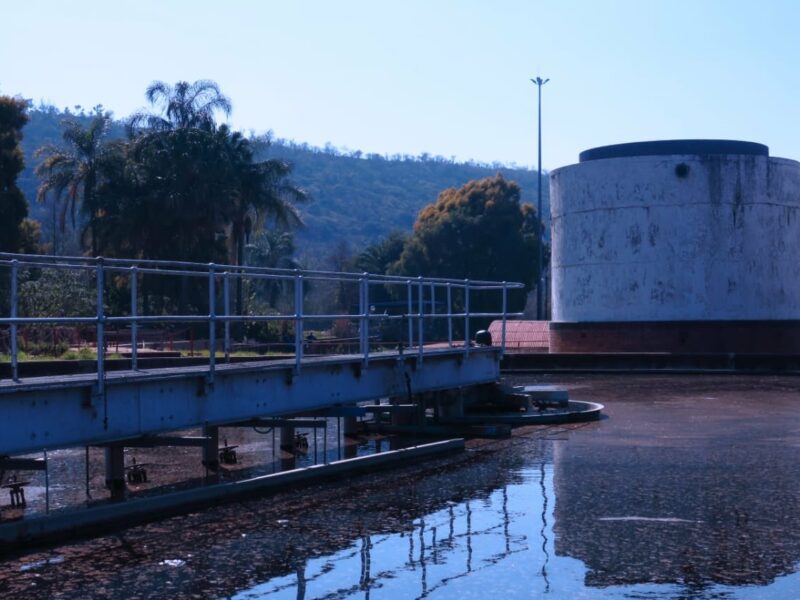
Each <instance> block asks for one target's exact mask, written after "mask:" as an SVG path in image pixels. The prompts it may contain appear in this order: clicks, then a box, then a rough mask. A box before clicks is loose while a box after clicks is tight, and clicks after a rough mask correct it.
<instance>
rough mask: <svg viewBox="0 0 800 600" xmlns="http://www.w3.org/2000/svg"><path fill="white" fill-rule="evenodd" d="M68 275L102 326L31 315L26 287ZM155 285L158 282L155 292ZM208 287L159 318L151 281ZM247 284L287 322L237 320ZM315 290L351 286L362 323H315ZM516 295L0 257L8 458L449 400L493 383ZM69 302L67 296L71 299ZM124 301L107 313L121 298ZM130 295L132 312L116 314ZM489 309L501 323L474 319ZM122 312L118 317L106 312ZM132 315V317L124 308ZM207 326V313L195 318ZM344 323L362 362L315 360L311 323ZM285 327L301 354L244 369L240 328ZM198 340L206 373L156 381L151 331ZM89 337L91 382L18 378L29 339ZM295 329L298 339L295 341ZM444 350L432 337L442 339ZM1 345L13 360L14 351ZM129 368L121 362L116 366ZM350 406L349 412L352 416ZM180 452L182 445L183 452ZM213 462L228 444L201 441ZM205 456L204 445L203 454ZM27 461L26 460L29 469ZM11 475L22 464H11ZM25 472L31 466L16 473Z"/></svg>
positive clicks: (3, 428) (448, 283)
mask: <svg viewBox="0 0 800 600" xmlns="http://www.w3.org/2000/svg"><path fill="white" fill-rule="evenodd" d="M65 271H66V272H68V273H72V274H73V279H72V281H73V282H77V285H79V286H81V287H82V289H83V293H84V294H85V293H86V289H87V288H91V294H92V296H93V299H94V308H95V310H94V313H93V314H45V315H42V314H25V311H26V309H28V308H29V307H28V305H30V304H31V303H30V302H26V301H25V294H24V293H23V291H24V290H23V285H24V284H25V282H30V281H35V279H36V278H37V277H41V276H42V273H45V272H65ZM148 278H149V280H148ZM158 278H173V280H174V279H177V280H179V281H181V282H186V281H189V280H199V283H195V284H194V289H195V290H197V289H202V292H201V294H202V296H203V298H202V302H197V301H196V302H195V304H196V305H197V304H200V305H201V306H200V308H195V310H194V311H193V312H191V314H190V312H189V311H188V310H187V311H185V312H184V313H183V314H180V311H178V310H175V311H172V313H169V314H163V313H161V314H152V311H149V310H148V306H147V298H146V295H145V294H143V293H142V292H141V290H142V288H143V287H144V281H145V280H148V281H149V282H152V281H154V280H156V279H158ZM242 282H251V283H253V282H267V283H268V284H271V285H274V286H279V287H280V289H284V290H285V289H288V290H289V294H288V296H289V299H287V300H286V301H285V302H284V303H283V306H285V307H288V308H285V309H284V310H283V312H276V311H273V310H270V311H269V312H268V311H266V310H264V311H261V312H260V313H255V314H252V313H251V314H245V315H242V314H234V311H232V310H231V300H232V296H235V295H236V288H237V286H239V285H241V283H242ZM309 284H310V285H329V286H343V287H347V288H348V289H350V290H352V292H353V296H354V297H357V310H355V311H352V312H347V313H341V314H316V313H314V312H309V311H307V310H306V307H304V300H305V296H306V291H307V289H308V286H309ZM378 287H381V288H383V290H388V289H392V290H393V295H392V297H393V298H395V299H400V301H394V302H392V304H393V305H394V306H395V307H396V306H397V305H400V306H401V307H402V308H401V309H400V310H399V311H398V312H397V313H396V314H389V312H388V311H387V312H384V313H383V314H379V313H378V311H377V310H376V309H375V304H373V303H372V302H371V300H372V299H374V298H375V296H376V289H377V288H378ZM521 287H522V285H521V284H518V283H510V282H490V281H469V280H457V279H442V278H423V277H417V278H407V277H394V276H386V275H374V274H368V273H334V272H327V271H308V270H285V269H269V268H259V267H243V266H233V265H217V264H198V263H188V262H177V261H150V260H141V261H131V260H122V259H103V258H86V257H60V256H59V257H51V256H32V255H19V254H0V307H4V306H5V307H4V308H2V310H3V311H4V312H5V311H8V312H6V314H8V316H2V317H0V354H2V353H5V354H6V355H7V358H8V360H9V362H10V370H9V374H10V377H8V378H6V379H0V457H6V459H5V460H6V461H13V459H9V458H8V457H11V456H14V455H20V454H25V453H32V452H39V451H42V450H48V449H55V448H65V447H70V446H88V445H103V444H112V443H113V444H124V443H125V440H128V441H130V443H134V442H135V440H137V439H138V440H139V443H141V438H142V437H143V436H144V437H145V438H148V439H150V438H152V436H156V435H157V434H163V433H166V432H171V431H176V430H180V429H186V428H191V427H200V426H203V427H205V428H206V430H207V431H215V428H216V427H218V426H225V425H227V424H234V423H239V422H243V421H251V420H257V419H264V418H267V417H276V416H281V415H284V416H285V415H299V414H309V413H312V412H314V411H326V410H327V411H336V410H340V411H344V412H340V413H335V412H330V413H329V414H350V415H353V414H357V413H356V412H353V408H354V407H355V406H356V404H357V403H358V402H363V401H370V400H372V401H374V400H375V399H379V398H385V397H390V398H407V397H409V396H411V395H412V394H413V395H417V394H424V393H427V392H436V391H440V390H451V389H456V388H460V387H464V386H470V385H475V384H481V383H487V382H492V381H495V380H496V379H497V378H498V376H499V360H500V358H501V356H502V353H503V350H504V346H505V323H506V320H507V319H508V318H511V317H515V316H519V315H516V314H510V313H509V312H508V310H507V307H508V295H509V291H510V290H513V289H518V288H521ZM64 293H69V292H64ZM112 294H113V295H114V302H113V303H111V302H109V298H110V296H111V295H112ZM120 294H125V296H123V297H124V298H126V301H125V302H124V303H123V302H120ZM478 296H480V298H481V303H480V306H482V307H484V306H486V305H487V301H486V298H490V297H492V298H493V302H494V306H496V310H495V311H493V312H473V311H471V309H470V305H471V304H472V305H473V306H476V305H477V304H476V297H478ZM111 305H113V306H116V307H118V308H117V309H116V311H115V312H112V311H111V310H110V309H109V306H111ZM120 306H124V308H119V307H120ZM199 313H202V314H199ZM478 319H481V320H482V321H483V322H485V321H486V320H487V319H497V320H501V321H502V323H503V328H502V335H501V339H500V340H496V342H497V344H496V345H493V346H474V345H471V344H470V343H469V340H470V338H471V334H473V327H474V324H475V323H476V320H478ZM337 320H347V321H350V322H353V323H355V324H357V331H358V351H357V352H354V353H350V354H338V355H326V356H311V355H307V354H306V347H307V345H308V340H307V338H306V336H305V334H304V332H305V331H306V328H307V325H308V324H309V322H312V323H313V324H319V323H331V322H334V321H337ZM247 322H249V323H259V322H283V323H288V325H287V331H289V332H290V335H291V334H292V333H293V349H294V352H293V353H292V354H291V355H288V356H285V357H283V358H277V359H274V358H273V359H268V358H270V357H264V358H261V357H253V358H251V359H247V360H244V361H243V362H242V361H241V359H237V361H234V360H233V358H234V354H235V353H234V352H233V337H232V327H235V326H236V324H239V323H247ZM178 323H180V324H183V326H186V327H191V328H194V330H198V328H202V329H203V330H204V331H205V332H206V335H207V342H204V344H205V343H207V349H208V360H207V362H206V363H205V364H202V365H196V364H194V365H190V366H177V367H175V366H172V367H164V368H150V367H149V366H146V365H145V364H144V363H145V362H147V361H145V360H143V356H144V355H143V351H142V349H141V346H142V344H141V338H142V333H143V330H144V329H145V328H147V327H151V326H153V325H156V324H158V325H160V326H174V324H178ZM389 324H392V326H393V327H394V329H395V330H396V331H401V332H402V337H403V339H402V340H399V343H397V342H398V341H393V342H392V344H391V345H389V344H387V343H386V342H380V341H376V340H375V336H374V335H372V333H371V332H374V331H376V330H378V329H382V328H385V327H387V325H389ZM47 327H49V328H55V327H80V328H83V329H84V330H87V329H88V330H91V331H93V333H94V337H95V341H94V345H95V346H96V348H97V349H98V351H97V356H96V360H95V361H94V368H93V369H92V372H91V373H81V374H70V375H59V374H57V373H54V374H49V375H46V376H37V377H21V372H22V369H21V366H24V365H21V362H20V333H21V329H23V328H32V329H35V328H39V329H42V328H47ZM111 327H117V328H120V327H122V328H125V332H126V335H127V336H129V354H130V356H129V358H128V359H127V360H126V362H125V363H124V365H123V367H124V368H123V369H121V370H111V368H110V366H111V364H110V361H109V359H108V357H107V356H106V352H105V351H104V349H105V348H106V345H107V336H108V333H109V328H111ZM292 330H293V331H292ZM434 334H435V335H436V337H435V338H434V337H432V336H433V335H434ZM4 346H5V348H4ZM114 362H119V361H114ZM348 407H350V410H351V412H349V413H348V412H347V408H348ZM177 443H178V442H176V444H177ZM202 443H205V444H206V446H209V445H213V447H210V448H208V450H209V453H208V455H209V456H215V455H216V451H217V448H216V446H217V443H218V439H217V438H216V436H214V435H208V436H207V437H206V438H204V441H203V442H202ZM198 445H202V444H198ZM23 462H24V461H23ZM7 464H8V465H11V464H12V463H7ZM19 464H22V463H18V465H19Z"/></svg>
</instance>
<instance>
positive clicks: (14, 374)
mask: <svg viewBox="0 0 800 600" xmlns="http://www.w3.org/2000/svg"><path fill="white" fill-rule="evenodd" d="M18 265H19V263H18V261H16V260H12V261H11V318H12V319H16V318H17V303H18V302H19V295H18V293H17V268H18ZM10 334H11V379H13V380H14V381H19V365H18V364H17V360H18V356H17V354H18V350H17V324H16V323H14V322H12V323H11V331H10Z"/></svg>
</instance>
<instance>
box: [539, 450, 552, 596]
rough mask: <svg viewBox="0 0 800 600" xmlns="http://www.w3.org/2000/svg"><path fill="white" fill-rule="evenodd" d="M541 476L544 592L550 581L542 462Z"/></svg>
mask: <svg viewBox="0 0 800 600" xmlns="http://www.w3.org/2000/svg"><path fill="white" fill-rule="evenodd" d="M541 473H542V476H541V478H540V479H539V485H540V486H541V488H542V554H544V562H543V563H542V579H544V583H545V588H544V591H545V592H549V591H550V580H549V579H548V578H547V563H548V562H550V553H549V552H548V551H547V488H545V485H544V462H542V464H541Z"/></svg>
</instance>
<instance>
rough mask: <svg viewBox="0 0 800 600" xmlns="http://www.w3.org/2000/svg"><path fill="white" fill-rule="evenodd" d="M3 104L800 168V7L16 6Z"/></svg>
mask: <svg viewBox="0 0 800 600" xmlns="http://www.w3.org/2000/svg"><path fill="white" fill-rule="evenodd" d="M2 15H3V21H4V26H3V35H2V36H0V93H5V94H12V95H13V94H20V95H22V96H24V97H27V98H32V99H34V100H35V101H38V100H40V99H43V100H45V101H48V102H52V103H53V104H55V105H57V106H59V107H64V106H72V105H76V104H80V105H83V106H85V107H91V106H93V105H95V104H98V103H102V104H103V105H105V106H106V107H107V108H108V109H110V110H113V111H114V113H115V115H116V116H118V117H123V116H126V115H128V114H129V113H131V112H132V111H134V110H136V109H138V108H141V107H142V106H144V98H143V91H144V89H145V87H146V86H147V85H148V84H149V83H150V82H151V81H153V80H156V79H159V80H164V81H167V82H174V81H176V80H179V79H184V80H190V81H192V80H195V79H201V78H205V79H213V80H215V81H217V82H218V83H219V84H220V85H221V87H222V89H223V91H224V92H225V93H226V94H227V95H228V96H230V98H231V99H232V101H233V104H234V113H233V115H232V117H231V122H232V124H233V125H234V126H235V127H237V128H241V129H245V130H248V131H249V130H253V131H255V132H258V133H260V132H263V131H266V130H269V129H272V130H273V131H274V132H275V134H276V135H278V136H280V137H286V138H290V139H294V140H296V141H305V142H309V143H311V144H314V145H324V144H325V143H326V142H331V143H333V144H334V145H336V146H340V147H342V146H344V147H348V148H350V149H361V150H364V151H366V152H379V153H389V154H393V153H396V152H399V153H411V154H418V153H420V152H429V153H431V154H441V155H443V156H447V157H450V156H456V157H457V158H459V159H468V158H474V159H477V160H481V161H487V162H492V161H495V160H497V161H503V162H516V163H518V164H522V165H533V164H535V162H536V143H535V134H536V120H535V115H536V103H535V86H534V85H533V84H531V83H530V81H529V78H530V77H533V76H535V75H537V74H541V75H542V76H545V77H549V78H551V81H550V83H548V84H547V85H546V86H545V88H544V124H545V127H544V158H543V163H544V167H545V168H548V169H552V168H556V167H559V166H562V165H565V164H569V163H572V162H575V161H576V160H577V155H578V153H579V152H580V151H581V150H583V149H586V148H590V147H594V146H599V145H604V144H611V143H618V142H628V141H636V140H645V139H662V138H682V137H718V138H732V139H745V140H752V141H757V142H762V143H765V144H767V145H769V146H770V149H771V152H772V154H773V155H778V156H785V157H789V158H795V159H797V158H800V141H798V140H799V139H800V119H799V118H798V117H800V63H799V62H798V61H799V59H800V35H799V34H798V29H799V28H800V25H798V24H800V2H798V1H795V0H762V1H761V2H754V1H753V0H635V1H611V0H607V1H602V0H585V1H569V0H552V1H550V2H543V1H533V0H529V1H521V0H519V1H510V0H509V1H504V0H493V1H491V2H489V1H488V0H487V1H478V0H473V1H470V0H460V1H455V0H454V1H443V0H442V1H439V0H403V1H395V2H389V1H384V0H380V1H379V0H370V1H351V0H336V1H328V0H317V1H310V0H296V1H291V2H290V1H284V2H277V1H271V0H250V1H245V0H229V1H227V2H210V1H204V0H192V1H189V0H173V1H166V0H159V1H155V0H139V1H136V2H133V1H131V2H108V1H107V0H104V1H86V0H74V1H72V2H63V1H60V0H50V1H44V0H42V1H37V0H29V1H27V2H13V3H9V4H7V5H4V6H3V8H2Z"/></svg>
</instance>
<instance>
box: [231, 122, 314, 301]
mask: <svg viewBox="0 0 800 600" xmlns="http://www.w3.org/2000/svg"><path fill="white" fill-rule="evenodd" d="M219 134H220V135H222V137H223V139H224V140H225V144H226V147H227V149H228V159H229V161H230V165H231V169H232V173H233V176H234V178H235V188H234V189H233V190H232V194H231V197H230V200H231V202H230V204H229V205H228V208H227V212H226V218H227V219H228V220H229V221H230V225H231V249H232V250H233V252H232V253H231V254H232V259H233V260H232V261H231V262H233V263H234V264H236V265H242V264H244V247H245V244H246V243H247V242H248V241H249V238H250V235H251V232H252V231H253V230H254V229H260V228H262V227H263V226H264V224H265V223H266V222H268V221H271V222H272V224H274V225H275V226H277V227H279V228H280V229H282V230H287V229H291V228H294V227H299V226H302V225H303V220H302V218H301V217H300V213H299V212H298V210H297V207H296V205H297V204H299V203H302V202H305V201H307V200H308V196H307V194H306V193H305V192H304V191H303V190H302V189H300V188H298V187H297V186H295V185H294V184H292V183H291V182H290V181H289V179H288V177H289V174H290V173H291V166H290V165H289V163H287V162H286V161H282V160H278V159H270V160H265V161H262V162H255V161H254V153H255V148H254V147H253V143H252V142H251V141H250V140H248V139H247V138H245V137H244V136H243V135H242V134H241V133H239V132H230V131H229V130H228V128H227V127H226V126H225V125H223V126H221V127H220V128H219ZM292 251H294V245H293V243H292ZM236 303H237V313H238V314H243V313H242V311H243V308H244V306H243V298H242V280H241V278H238V280H237V286H236Z"/></svg>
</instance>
